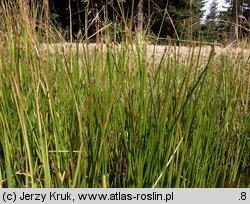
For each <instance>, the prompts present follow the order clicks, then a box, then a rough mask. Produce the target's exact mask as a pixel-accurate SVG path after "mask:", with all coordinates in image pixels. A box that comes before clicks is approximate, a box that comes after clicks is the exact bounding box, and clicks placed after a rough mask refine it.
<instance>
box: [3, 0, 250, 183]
mask: <svg viewBox="0 0 250 204" xmlns="http://www.w3.org/2000/svg"><path fill="white" fill-rule="evenodd" d="M17 2H18V3H17V4H13V5H5V6H4V7H3V9H2V11H1V17H2V19H3V21H2V25H1V39H0V40H1V41H0V42H1V54H0V187H250V177H249V162H250V161H249V158H250V157H249V153H250V152H249V150H250V137H249V135H250V134H249V133H250V125H249V124H250V117H249V98H250V96H249V90H250V83H249V82H250V81H249V80H250V78H249V76H250V69H249V56H248V58H245V57H246V56H245V55H244V54H242V53H239V54H237V55H236V56H232V55H230V54H224V53H217V54H216V53H214V51H211V53H210V54H208V56H207V57H206V58H203V57H202V55H201V49H202V47H200V52H199V53H198V54H196V53H195V51H194V50H195V48H193V47H189V51H188V54H187V56H186V57H185V59H183V56H182V53H181V50H180V49H178V48H176V49H175V51H174V52H171V50H170V47H168V46H166V47H165V51H164V52H162V54H161V56H160V57H159V56H156V54H153V55H152V56H151V57H149V55H148V52H149V51H148V47H147V46H146V45H143V44H142V45H136V44H131V41H126V40H124V42H122V44H121V46H119V48H118V47H117V46H115V45H114V44H112V43H111V44H107V45H104V44H101V46H100V49H95V50H94V49H91V46H92V45H91V44H88V43H75V44H72V43H71V44H70V46H69V52H62V51H61V50H60V49H57V48H58V47H56V46H55V47H53V46H52V45H51V44H49V42H50V39H52V38H53V39H58V38H56V37H55V36H59V35H56V34H57V33H51V30H50V27H49V26H48V25H46V23H45V24H42V23H41V22H40V21H37V18H38V16H39V15H38V14H39V12H40V11H39V12H38V10H36V9H35V8H36V7H35V6H34V8H33V9H28V8H30V5H26V4H25V1H22V0H20V1H17ZM39 22H40V23H41V24H39ZM42 26H44V27H43V29H44V33H41V32H42ZM39 29H41V32H40V31H39V32H38V31H37V30H39ZM107 29H108V28H107ZM41 36H43V37H45V39H46V40H44V41H43V42H46V43H45V44H44V43H41V41H40V40H39V39H41ZM61 43H63V41H62V42H61ZM52 47H53V49H50V48H52ZM227 49H231V48H227ZM67 53H69V54H67Z"/></svg>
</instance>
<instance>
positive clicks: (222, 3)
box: [205, 0, 227, 11]
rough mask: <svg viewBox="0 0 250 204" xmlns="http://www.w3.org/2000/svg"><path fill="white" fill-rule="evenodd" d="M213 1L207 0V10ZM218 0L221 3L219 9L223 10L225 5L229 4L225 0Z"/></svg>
mask: <svg viewBox="0 0 250 204" xmlns="http://www.w3.org/2000/svg"><path fill="white" fill-rule="evenodd" d="M212 1H213V0H207V3H206V6H205V9H206V11H207V10H208V9H209V7H210V4H211V3H212ZM217 2H218V3H219V5H218V9H219V10H222V9H223V6H227V4H226V3H225V0H217Z"/></svg>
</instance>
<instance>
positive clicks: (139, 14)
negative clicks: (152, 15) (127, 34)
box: [136, 0, 144, 41]
mask: <svg viewBox="0 0 250 204" xmlns="http://www.w3.org/2000/svg"><path fill="white" fill-rule="evenodd" d="M143 3H144V2H143V0H139V2H138V7H137V25H136V32H137V33H136V35H137V38H138V40H139V41H141V40H142V37H143V17H144V12H143Z"/></svg>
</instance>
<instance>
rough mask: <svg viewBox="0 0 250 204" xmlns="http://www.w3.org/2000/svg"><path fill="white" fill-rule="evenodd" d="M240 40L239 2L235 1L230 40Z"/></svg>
mask: <svg viewBox="0 0 250 204" xmlns="http://www.w3.org/2000/svg"><path fill="white" fill-rule="evenodd" d="M238 38H239V0H233V8H232V26H231V29H230V34H229V40H230V42H233V41H234V40H238Z"/></svg>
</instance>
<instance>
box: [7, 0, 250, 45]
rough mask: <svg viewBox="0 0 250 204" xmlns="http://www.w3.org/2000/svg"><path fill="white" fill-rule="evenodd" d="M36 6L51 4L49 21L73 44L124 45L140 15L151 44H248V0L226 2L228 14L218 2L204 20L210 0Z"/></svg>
mask: <svg viewBox="0 0 250 204" xmlns="http://www.w3.org/2000/svg"><path fill="white" fill-rule="evenodd" d="M9 1H13V0H7V2H9ZM34 1H36V2H37V3H38V4H39V5H40V6H39V9H41V10H42V11H44V5H46V4H44V2H47V3H48V8H49V19H50V22H51V24H52V25H54V27H55V29H58V30H60V31H61V33H62V35H63V36H64V37H65V39H66V40H67V39H69V38H70V37H69V36H71V34H72V36H73V39H75V40H77V39H81V40H86V39H89V40H91V41H96V40H97V38H100V37H103V36H104V35H106V36H109V38H110V39H112V40H113V41H122V39H124V38H126V37H128V35H129V36H135V35H136V33H137V29H136V28H137V26H138V22H137V21H138V18H137V17H138V15H142V16H143V21H142V22H141V23H142V25H141V26H142V27H143V33H144V34H145V36H147V38H148V39H149V40H150V41H154V40H155V39H157V40H159V39H165V40H166V39H172V40H173V39H176V40H180V39H182V40H192V41H200V40H202V41H208V42H219V43H225V42H228V41H230V42H231V41H233V40H235V39H237V40H240V39H249V28H250V23H249V20H250V0H225V2H227V3H228V5H229V7H228V8H226V9H224V11H219V10H218V2H217V0H213V2H212V3H211V5H210V8H209V12H208V13H207V15H206V17H205V16H204V13H205V10H204V5H205V3H206V0H34ZM34 1H31V2H34ZM139 4H140V5H141V7H142V9H141V10H140V11H139V10H138V8H139ZM140 12H141V14H140ZM107 25H108V26H107ZM107 31H108V32H107ZM128 31H129V32H128Z"/></svg>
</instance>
